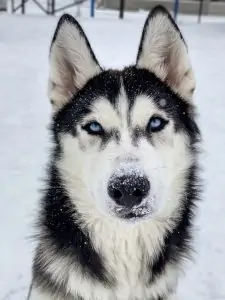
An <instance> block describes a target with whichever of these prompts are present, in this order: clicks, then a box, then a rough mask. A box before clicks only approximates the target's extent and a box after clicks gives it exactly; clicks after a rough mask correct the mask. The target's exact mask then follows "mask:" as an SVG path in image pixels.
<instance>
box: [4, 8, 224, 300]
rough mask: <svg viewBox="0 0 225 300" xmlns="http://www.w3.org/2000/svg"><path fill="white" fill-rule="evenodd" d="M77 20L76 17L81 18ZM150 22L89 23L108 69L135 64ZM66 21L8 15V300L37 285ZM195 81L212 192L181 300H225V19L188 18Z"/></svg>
mask: <svg viewBox="0 0 225 300" xmlns="http://www.w3.org/2000/svg"><path fill="white" fill-rule="evenodd" d="M72 13H74V11H72ZM145 16H146V13H145V12H139V13H126V15H125V19H124V20H118V13H117V12H110V11H98V12H97V13H96V18H95V19H90V18H89V16H88V10H87V9H85V8H84V9H83V10H82V17H81V19H80V22H81V24H82V25H83V27H84V29H85V31H86V32H87V35H88V37H89V39H90V41H91V44H92V46H93V48H94V49H95V52H96V55H97V57H98V58H99V61H100V62H101V63H102V64H103V65H104V66H108V67H121V66H123V65H125V64H130V63H132V62H134V60H135V55H136V51H137V46H138V42H139V38H140V34H141V29H142V26H143V23H144V20H145ZM56 22H57V17H51V16H49V17H47V16H44V15H42V14H40V13H39V14H37V10H35V8H34V6H33V7H31V10H30V14H28V15H26V16H20V15H14V16H12V15H7V14H6V13H2V14H0V300H24V299H25V296H26V294H27V290H28V286H29V283H30V275H31V259H32V251H33V248H34V245H35V244H34V243H33V242H32V240H31V239H30V236H31V235H32V233H33V230H32V222H33V220H34V217H35V214H36V208H37V201H38V198H39V194H38V189H39V187H40V184H41V181H40V179H41V178H42V177H43V174H44V173H43V172H44V165H45V162H46V159H47V153H48V147H49V144H48V132H47V129H46V127H47V125H48V122H49V120H50V105H49V103H48V100H47V97H46V84H47V75H48V48H49V43H50V39H51V36H52V33H53V30H54V28H55V26H56ZM179 25H180V27H181V29H182V31H183V33H184V35H185V37H186V40H187V42H188V45H189V49H190V55H191V58H192V62H193V65H194V69H195V71H196V77H197V83H198V85H197V92H196V97H195V101H196V103H197V105H198V108H199V113H200V119H199V122H200V126H201V128H202V132H203V138H204V145H203V148H204V152H203V155H202V162H203V166H204V173H203V177H204V179H205V191H204V195H203V201H202V203H201V204H200V209H199V214H198V218H197V220H196V224H197V229H196V250H197V256H196V261H195V262H194V264H191V265H190V266H189V270H188V272H187V276H186V277H185V278H183V279H182V280H181V282H180V287H179V295H180V299H181V300H222V299H225V196H224V194H225V193H224V188H225V96H224V95H225V75H224V70H225V18H220V19H218V18H204V19H203V23H202V24H201V25H198V24H197V23H196V17H185V16H181V17H180V19H179Z"/></svg>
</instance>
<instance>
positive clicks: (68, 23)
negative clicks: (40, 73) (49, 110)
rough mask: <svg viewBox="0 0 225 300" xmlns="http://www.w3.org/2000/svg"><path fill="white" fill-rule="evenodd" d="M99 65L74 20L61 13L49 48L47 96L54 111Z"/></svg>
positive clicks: (93, 73)
mask: <svg viewBox="0 0 225 300" xmlns="http://www.w3.org/2000/svg"><path fill="white" fill-rule="evenodd" d="M100 71H101V68H100V66H99V64H98V61H97V59H96V57H95V55H94V53H93V51H92V49H91V46H90V44H89V42H88V39H87V37H86V36H85V34H84V32H83V30H82V28H81V26H80V25H79V24H78V22H77V21H76V20H75V19H74V18H73V17H72V16H71V15H68V14H64V15H63V16H62V17H61V18H60V20H59V22H58V25H57V28H56V31H55V34H54V36H53V40H52V44H51V49H50V76H49V85H48V96H49V99H50V101H51V103H52V105H53V109H54V111H57V110H58V109H60V108H61V107H62V106H63V105H64V104H65V103H67V102H68V101H69V100H70V99H71V97H72V96H73V95H74V93H76V92H77V91H78V90H79V89H81V88H82V87H83V86H84V85H85V83H86V82H87V81H88V80H89V79H90V78H91V77H93V76H94V75H96V74H98V73H99V72H100Z"/></svg>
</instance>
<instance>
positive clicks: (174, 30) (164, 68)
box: [137, 6, 195, 100]
mask: <svg viewBox="0 0 225 300" xmlns="http://www.w3.org/2000/svg"><path fill="white" fill-rule="evenodd" d="M137 67H140V68H145V69H148V70H149V71H151V72H153V73H154V74H155V75H156V76H157V77H158V78H159V79H161V80H162V81H164V82H166V83H167V84H168V85H169V86H170V88H171V89H172V90H173V91H175V92H176V93H178V94H180V95H181V96H182V97H183V98H184V99H186V100H191V99H192V96H193V92H194V90H195V78H194V74H193V71H192V67H191V64H190V61H189V57H188V51H187V46H186V44H185V41H184V39H183V37H182V34H181V32H180V30H179V28H178V27H177V25H176V24H175V22H174V21H173V19H172V17H171V16H170V14H169V13H168V12H167V10H166V9H165V8H164V7H162V6H157V7H155V8H154V9H153V10H152V11H151V13H150V14H149V16H148V18H147V20H146V22H145V25H144V29H143V33H142V38H141V42H140V46H139V51H138V55H137Z"/></svg>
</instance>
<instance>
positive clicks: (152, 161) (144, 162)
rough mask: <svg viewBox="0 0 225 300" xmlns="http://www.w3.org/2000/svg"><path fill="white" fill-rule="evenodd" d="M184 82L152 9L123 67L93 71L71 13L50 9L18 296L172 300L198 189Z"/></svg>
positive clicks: (188, 76)
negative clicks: (42, 163)
mask: <svg viewBox="0 0 225 300" xmlns="http://www.w3.org/2000/svg"><path fill="white" fill-rule="evenodd" d="M194 90H195V78H194V74H193V70H192V67H191V64H190V60H189V57H188V51H187V46H186V43H185V41H184V38H183V36H182V34H181V32H180V31H179V29H178V27H177V25H176V24H175V22H174V21H173V19H172V17H171V16H170V14H169V13H168V12H167V11H166V10H165V9H164V8H163V7H161V6H157V7H155V8H154V9H153V10H152V11H151V12H150V14H149V16H148V18H147V20H146V22H145V25H144V29H143V33H142V37H141V41H140V45H139V49H138V53H137V59H136V64H135V65H133V66H129V67H126V68H124V69H122V70H111V69H110V70H105V69H103V68H102V67H101V66H100V65H99V63H98V61H97V59H96V57H95V54H94V52H93V51H92V49H91V46H90V43H89V42H88V39H87V37H86V35H85V34H84V31H83V30H82V28H81V26H80V25H79V24H78V22H77V21H76V20H75V19H74V18H73V17H72V16H70V15H68V14H64V15H63V16H62V17H61V18H60V20H59V22H58V25H57V28H56V31H55V34H54V36H53V40H52V44H51V49H50V76H49V90H48V95H49V99H50V101H51V103H52V108H53V116H52V123H51V124H52V125H51V133H52V141H53V147H52V154H51V159H50V163H49V167H48V172H47V181H46V190H45V191H44V193H43V197H42V200H41V203H40V212H39V217H38V229H39V233H38V246H37V249H36V253H35V257H34V261H33V279H32V286H31V291H30V295H29V296H28V299H29V300H78V299H79V300H168V299H171V300H174V299H175V297H176V287H177V282H178V279H179V276H180V274H181V272H182V269H183V268H182V266H183V261H184V259H186V258H189V257H190V250H191V248H192V247H191V246H192V231H193V216H194V212H195V205H196V201H197V199H198V197H199V185H198V181H199V180H198V148H199V147H198V146H199V142H200V131H199V129H198V126H197V124H196V113H195V107H194V103H193V99H192V98H193V92H194Z"/></svg>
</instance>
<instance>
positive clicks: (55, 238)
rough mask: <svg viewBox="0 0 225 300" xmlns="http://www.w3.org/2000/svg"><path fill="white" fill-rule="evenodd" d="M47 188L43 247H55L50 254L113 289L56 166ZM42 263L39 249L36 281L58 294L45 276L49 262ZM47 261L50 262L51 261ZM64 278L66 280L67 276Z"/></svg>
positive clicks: (100, 258)
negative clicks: (76, 265)
mask: <svg viewBox="0 0 225 300" xmlns="http://www.w3.org/2000/svg"><path fill="white" fill-rule="evenodd" d="M48 186H49V188H48V190H47V191H46V194H45V197H44V198H43V200H42V211H41V214H40V220H39V227H40V228H41V233H40V236H39V241H40V243H41V245H44V244H47V245H49V244H50V245H52V247H54V248H52V249H48V250H49V253H52V251H53V253H60V256H61V257H67V258H68V259H69V260H70V261H71V263H72V262H73V261H74V262H75V264H78V265H79V267H80V271H81V272H82V273H83V275H84V276H89V277H90V278H92V279H93V280H97V281H99V282H101V283H102V284H104V285H109V286H110V285H111V284H112V283H113V279H112V278H110V277H109V276H108V274H107V272H106V270H105V267H104V262H103V260H102V257H101V255H100V254H98V253H97V252H96V251H95V249H94V247H93V245H92V242H91V240H90V237H89V235H88V233H87V232H84V231H83V230H82V229H81V228H80V224H81V223H80V218H79V214H78V213H77V211H76V208H75V207H74V206H73V205H72V203H71V201H70V199H69V197H68V195H67V193H66V191H65V190H64V187H63V182H62V180H61V179H60V177H59V174H58V171H57V169H56V168H55V167H54V165H52V166H51V168H50V170H49V181H48ZM42 252H43V251H42ZM49 255H51V254H49ZM43 259H44V257H41V253H39V252H38V249H37V254H36V258H35V261H34V278H37V280H38V279H39V278H40V280H42V279H43V282H39V283H40V284H41V285H42V286H43V285H44V286H45V287H46V288H48V289H50V290H52V289H53V290H55V289H57V286H55V283H54V282H51V280H50V277H49V275H46V274H45V268H46V265H48V263H50V262H48V261H43ZM46 259H50V260H51V259H52V257H49V258H46ZM64 271H65V272H66V270H64ZM62 272H63V270H62ZM45 275H46V276H45ZM64 278H67V277H66V275H65V276H64ZM59 290H60V291H61V290H62V291H63V286H60V287H59Z"/></svg>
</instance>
